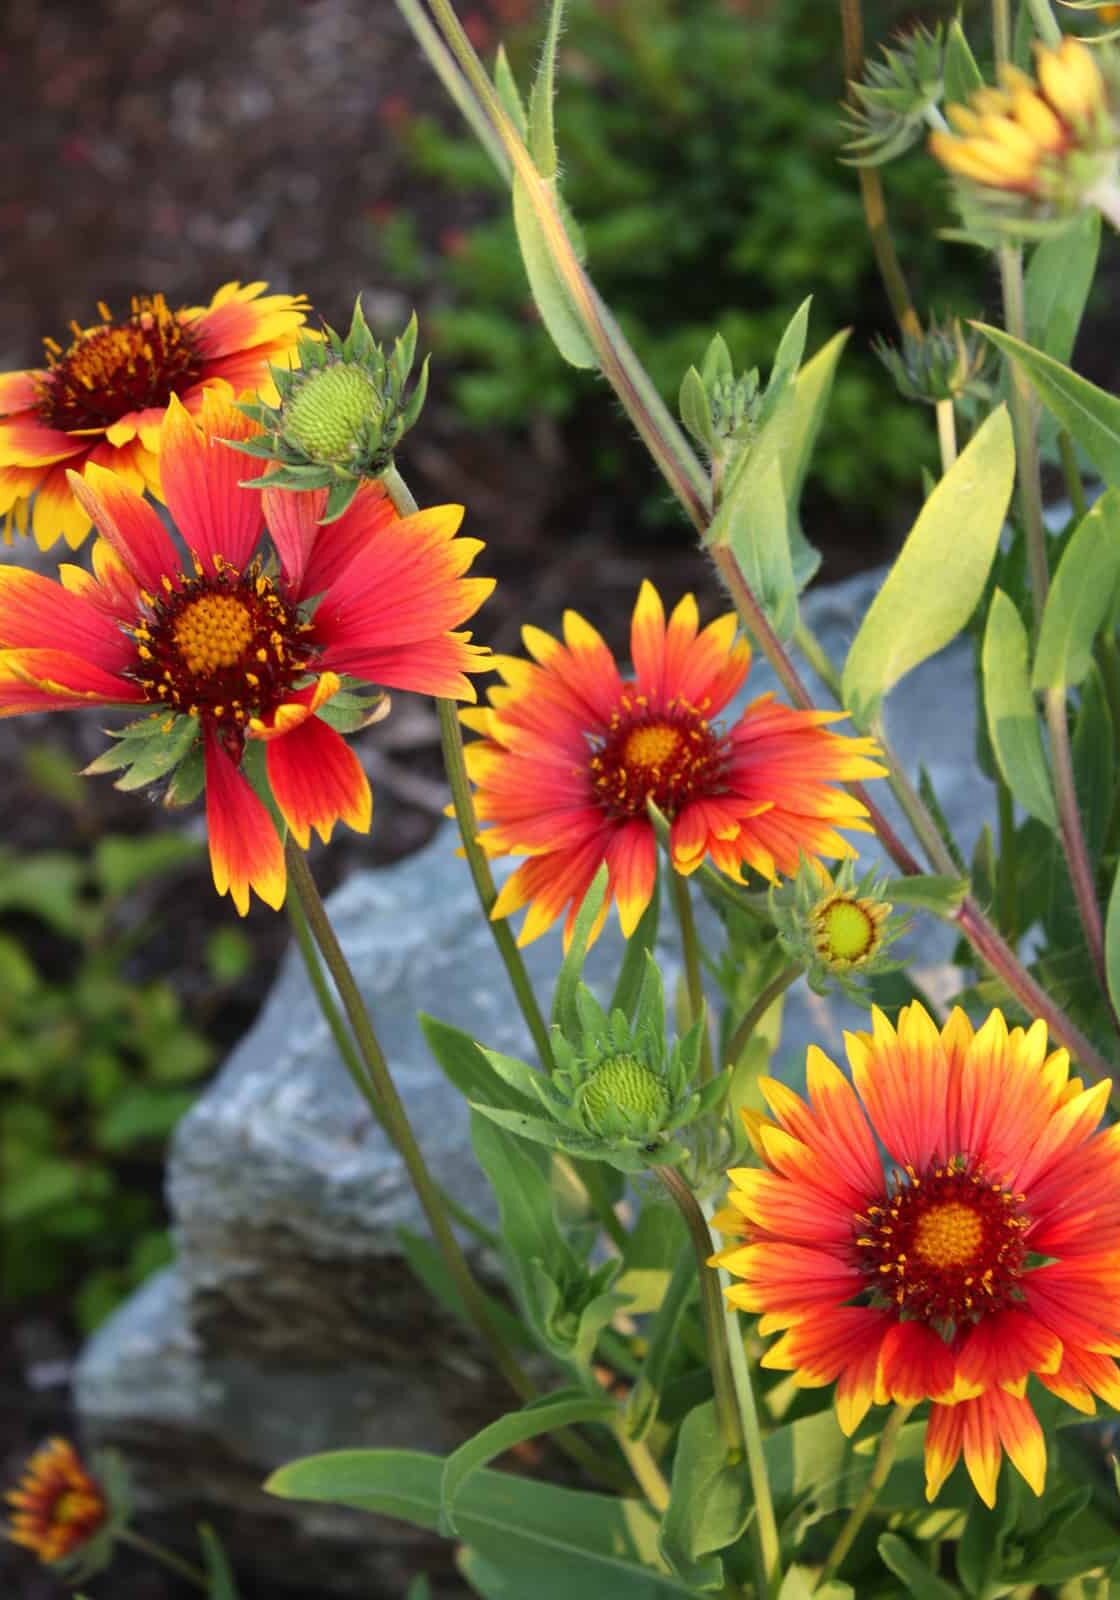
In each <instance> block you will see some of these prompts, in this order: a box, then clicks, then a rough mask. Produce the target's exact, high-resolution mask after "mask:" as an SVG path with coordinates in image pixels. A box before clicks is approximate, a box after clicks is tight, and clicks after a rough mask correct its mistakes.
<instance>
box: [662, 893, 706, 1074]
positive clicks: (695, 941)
mask: <svg viewBox="0 0 1120 1600" xmlns="http://www.w3.org/2000/svg"><path fill="white" fill-rule="evenodd" d="M669 889H670V893H671V894H672V897H673V910H674V911H675V912H676V915H677V925H678V926H679V928H680V930H681V954H682V955H683V957H684V975H685V983H686V984H687V987H688V1010H689V1018H688V1021H689V1026H690V1027H691V1026H692V1025H693V1024H694V1023H696V1022H699V1023H701V1024H702V1032H701V1035H700V1081H701V1083H708V1082H710V1080H711V1077H712V1074H713V1072H714V1071H715V1067H714V1063H713V1060H712V1036H711V1029H710V1027H709V1025H708V1003H707V1001H706V1000H705V998H704V974H703V971H702V968H701V965H700V939H699V935H698V934H697V932H696V918H695V916H694V914H693V910H692V889H691V886H690V884H689V881H688V879H687V878H686V877H685V876H684V875H683V874H682V873H680V872H678V871H677V870H676V868H675V867H673V866H672V864H670V867H669Z"/></svg>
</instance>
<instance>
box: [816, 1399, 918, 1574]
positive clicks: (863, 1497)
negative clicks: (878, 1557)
mask: <svg viewBox="0 0 1120 1600" xmlns="http://www.w3.org/2000/svg"><path fill="white" fill-rule="evenodd" d="M913 1409H914V1407H913V1406H904V1405H896V1406H895V1408H894V1410H893V1411H892V1412H891V1414H890V1416H889V1417H888V1418H887V1422H886V1426H885V1427H884V1429H883V1431H882V1433H881V1434H880V1436H879V1448H878V1450H877V1451H876V1453H875V1464H874V1466H873V1467H872V1468H871V1472H870V1474H869V1475H868V1479H867V1482H866V1483H865V1484H864V1486H863V1489H862V1491H861V1493H860V1497H859V1499H858V1500H857V1501H856V1503H855V1505H854V1506H853V1507H852V1509H851V1510H850V1511H849V1513H848V1520H847V1521H846V1522H845V1524H844V1526H843V1527H842V1528H841V1529H840V1532H839V1534H838V1536H837V1539H836V1543H835V1544H834V1545H833V1547H832V1549H831V1550H830V1551H829V1552H828V1555H827V1556H826V1558H825V1563H824V1566H823V1567H822V1568H821V1570H820V1576H819V1577H818V1578H817V1581H816V1583H815V1584H814V1585H813V1587H814V1589H821V1588H823V1587H824V1586H825V1584H826V1583H828V1582H829V1580H830V1579H831V1578H834V1577H835V1576H836V1573H837V1572H838V1571H839V1569H840V1566H841V1564H842V1562H843V1560H844V1557H845V1556H846V1555H847V1553H848V1551H849V1550H850V1549H851V1548H852V1544H853V1543H854V1541H855V1537H856V1534H857V1533H858V1532H859V1530H860V1529H861V1528H862V1527H863V1524H864V1523H865V1522H866V1520H867V1514H868V1512H869V1511H871V1510H872V1508H873V1507H874V1505H875V1499H876V1496H877V1495H878V1493H879V1490H880V1489H881V1488H882V1487H883V1485H884V1484H885V1483H886V1481H887V1479H888V1477H889V1476H890V1471H891V1468H892V1466H893V1465H894V1458H895V1455H896V1453H897V1451H898V1436H899V1434H900V1433H901V1432H902V1428H903V1425H904V1424H905V1422H906V1419H907V1417H908V1416H909V1415H910V1413H911V1411H913Z"/></svg>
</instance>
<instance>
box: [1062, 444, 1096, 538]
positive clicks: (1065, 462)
mask: <svg viewBox="0 0 1120 1600" xmlns="http://www.w3.org/2000/svg"><path fill="white" fill-rule="evenodd" d="M1058 454H1059V455H1060V456H1061V458H1062V476H1063V477H1064V478H1065V480H1066V493H1067V494H1068V495H1069V503H1070V505H1071V506H1072V507H1073V514H1074V516H1075V517H1076V518H1077V520H1078V521H1079V522H1080V520H1081V518H1082V517H1083V516H1084V515H1085V513H1086V512H1087V511H1088V509H1089V502H1088V501H1087V500H1086V498H1085V485H1084V484H1083V483H1082V481H1081V469H1080V467H1079V466H1078V465H1077V452H1076V450H1075V449H1074V448H1073V439H1072V437H1071V436H1070V434H1069V433H1068V432H1067V430H1066V429H1065V428H1059V430H1058Z"/></svg>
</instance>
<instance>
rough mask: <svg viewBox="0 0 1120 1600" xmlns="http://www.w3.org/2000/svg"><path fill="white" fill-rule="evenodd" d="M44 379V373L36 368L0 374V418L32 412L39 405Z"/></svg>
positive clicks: (45, 374)
mask: <svg viewBox="0 0 1120 1600" xmlns="http://www.w3.org/2000/svg"><path fill="white" fill-rule="evenodd" d="M46 377H47V373H46V372H44V371H42V370H41V369H36V368H30V369H27V370H25V371H23V372H0V417H10V416H11V415H12V413H13V412H16V411H33V410H34V409H35V407H36V406H37V405H38V404H39V398H40V395H41V393H42V387H41V386H42V383H43V380H44V379H45V378H46Z"/></svg>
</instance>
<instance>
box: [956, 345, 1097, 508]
mask: <svg viewBox="0 0 1120 1600" xmlns="http://www.w3.org/2000/svg"><path fill="white" fill-rule="evenodd" d="M975 326H976V327H978V328H979V329H980V332H981V333H983V334H984V335H985V337H986V338H988V339H990V340H991V341H992V343H993V344H994V345H996V346H997V347H998V348H999V349H1000V350H1002V351H1003V352H1004V354H1005V355H1008V356H1010V357H1011V358H1012V360H1014V361H1016V362H1018V364H1019V366H1020V367H1021V368H1022V370H1023V371H1024V372H1025V373H1026V375H1027V377H1028V378H1029V379H1030V381H1031V383H1032V384H1033V386H1034V388H1035V391H1036V392H1037V394H1038V396H1039V399H1040V400H1041V401H1042V402H1043V404H1044V405H1046V406H1049V408H1050V410H1051V411H1052V412H1053V413H1054V415H1055V416H1056V417H1057V419H1058V421H1059V422H1060V423H1061V424H1062V426H1063V427H1064V428H1067V429H1068V430H1069V432H1070V433H1071V434H1072V435H1073V437H1074V438H1075V439H1076V440H1077V442H1078V444H1079V445H1080V446H1081V448H1082V449H1083V450H1084V452H1085V454H1086V455H1087V456H1088V457H1089V460H1090V461H1091V462H1092V463H1093V465H1094V466H1095V467H1096V469H1097V471H1098V472H1099V473H1100V475H1101V477H1102V478H1103V479H1104V480H1105V482H1106V483H1107V484H1109V485H1111V486H1113V487H1120V400H1118V399H1117V398H1116V396H1115V395H1111V394H1109V393H1108V391H1107V390H1106V389H1098V388H1097V386H1096V384H1095V383H1089V382H1088V381H1087V380H1086V379H1085V378H1079V377H1078V375H1077V373H1076V372H1072V371H1071V370H1070V369H1069V367H1067V366H1063V364H1062V363H1061V362H1060V361H1055V360H1054V359H1053V357H1052V356H1048V355H1044V354H1043V353H1042V351H1041V350H1035V349H1032V347H1031V346H1030V345H1029V344H1024V343H1023V341H1022V340H1021V339H1013V338H1012V337H1011V335H1010V334H1009V333H1004V332H1003V330H1002V329H1001V328H990V327H988V326H987V324H986V323H982V322H978V323H976V324H975Z"/></svg>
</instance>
